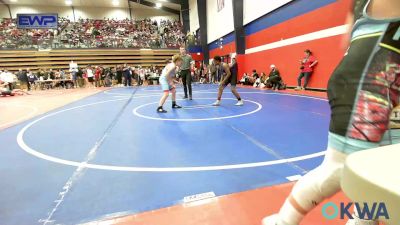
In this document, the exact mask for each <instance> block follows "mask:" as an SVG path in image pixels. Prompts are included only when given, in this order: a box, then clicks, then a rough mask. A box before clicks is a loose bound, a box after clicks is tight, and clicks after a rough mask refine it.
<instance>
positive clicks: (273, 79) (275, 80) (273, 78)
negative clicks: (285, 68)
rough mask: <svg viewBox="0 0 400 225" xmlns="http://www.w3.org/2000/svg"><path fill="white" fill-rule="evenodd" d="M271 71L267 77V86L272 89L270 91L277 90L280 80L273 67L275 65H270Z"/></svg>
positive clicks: (276, 70) (277, 72) (277, 71)
mask: <svg viewBox="0 0 400 225" xmlns="http://www.w3.org/2000/svg"><path fill="white" fill-rule="evenodd" d="M270 68H271V71H270V72H269V76H268V86H269V87H271V88H272V90H277V89H279V87H280V84H281V81H282V78H281V74H280V73H279V70H278V69H277V68H276V67H275V65H271V67H270Z"/></svg>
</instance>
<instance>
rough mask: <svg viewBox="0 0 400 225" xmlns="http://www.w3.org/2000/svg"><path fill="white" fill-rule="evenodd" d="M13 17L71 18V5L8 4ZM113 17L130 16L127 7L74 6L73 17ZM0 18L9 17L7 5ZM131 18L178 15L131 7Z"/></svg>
mask: <svg viewBox="0 0 400 225" xmlns="http://www.w3.org/2000/svg"><path fill="white" fill-rule="evenodd" d="M10 7H11V13H12V16H13V18H16V16H17V14H18V13H58V15H59V16H60V17H67V18H69V19H71V20H73V18H74V16H73V11H72V7H69V6H39V5H37V6H36V5H26V6H25V5H10ZM104 17H106V18H115V19H126V18H130V15H129V9H128V8H118V7H108V8H102V7H80V6H75V18H76V19H79V18H90V19H103V18H104ZM0 18H9V12H8V9H7V7H5V6H4V5H0ZM132 18H134V19H135V18H136V19H144V18H151V19H154V20H160V19H172V20H178V19H179V16H178V15H174V14H171V13H168V12H165V11H162V10H156V9H142V8H141V9H138V8H132Z"/></svg>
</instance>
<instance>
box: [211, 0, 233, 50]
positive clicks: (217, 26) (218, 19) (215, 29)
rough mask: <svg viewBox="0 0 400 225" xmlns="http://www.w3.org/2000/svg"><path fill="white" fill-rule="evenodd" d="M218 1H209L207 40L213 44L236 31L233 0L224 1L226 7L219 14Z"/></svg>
mask: <svg viewBox="0 0 400 225" xmlns="http://www.w3.org/2000/svg"><path fill="white" fill-rule="evenodd" d="M217 2H218V1H217V0H207V31H208V32H207V40H208V43H211V42H213V41H215V40H217V39H218V38H220V37H222V36H224V35H227V34H229V33H231V32H232V31H233V30H234V26H233V16H232V11H233V8H232V0H224V2H225V7H224V8H223V9H222V10H221V11H219V12H218V5H217Z"/></svg>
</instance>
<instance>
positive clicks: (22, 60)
mask: <svg viewBox="0 0 400 225" xmlns="http://www.w3.org/2000/svg"><path fill="white" fill-rule="evenodd" d="M177 53H179V50H178V49H154V50H150V49H149V50H147V49H53V50H48V51H37V50H12V51H9V50H3V51H0V68H2V69H3V68H4V69H7V70H9V71H12V72H15V71H18V70H19V69H26V68H30V69H31V70H32V71H37V70H39V69H40V68H44V69H69V63H70V61H71V60H73V61H74V62H76V63H78V65H79V67H85V66H87V65H89V64H90V65H103V66H104V67H115V66H116V65H121V64H124V63H128V64H129V65H131V66H139V65H141V66H143V67H147V66H152V65H154V66H163V65H164V64H165V60H166V59H168V58H171V57H172V55H174V54H177Z"/></svg>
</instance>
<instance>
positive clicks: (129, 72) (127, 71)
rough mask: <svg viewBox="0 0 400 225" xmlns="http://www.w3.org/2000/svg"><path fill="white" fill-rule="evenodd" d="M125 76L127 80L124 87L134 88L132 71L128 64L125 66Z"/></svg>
mask: <svg viewBox="0 0 400 225" xmlns="http://www.w3.org/2000/svg"><path fill="white" fill-rule="evenodd" d="M123 74H124V78H125V81H124V86H125V87H126V86H129V87H130V86H132V70H131V67H129V66H128V64H126V63H125V64H124V69H123Z"/></svg>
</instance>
